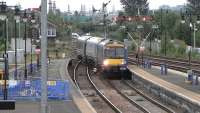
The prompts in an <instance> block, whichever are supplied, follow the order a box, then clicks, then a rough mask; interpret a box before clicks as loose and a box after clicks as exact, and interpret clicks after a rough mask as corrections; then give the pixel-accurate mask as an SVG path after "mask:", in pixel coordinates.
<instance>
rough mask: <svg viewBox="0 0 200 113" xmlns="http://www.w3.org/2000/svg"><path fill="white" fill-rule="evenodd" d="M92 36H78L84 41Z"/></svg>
mask: <svg viewBox="0 0 200 113" xmlns="http://www.w3.org/2000/svg"><path fill="white" fill-rule="evenodd" d="M91 37H92V36H81V37H78V40H82V41H85V40H88V39H89V38H91Z"/></svg>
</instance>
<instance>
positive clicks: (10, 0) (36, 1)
mask: <svg viewBox="0 0 200 113" xmlns="http://www.w3.org/2000/svg"><path fill="white" fill-rule="evenodd" d="M4 1H6V2H7V5H16V4H21V6H22V8H36V7H38V6H39V5H40V2H41V0H4ZM48 1H49V0H48ZM52 1H56V5H57V8H59V9H61V11H66V10H67V6H68V4H69V5H70V8H71V10H80V7H81V4H85V5H86V9H87V10H89V9H90V8H91V7H92V5H94V6H95V7H96V8H97V9H98V8H101V5H102V3H103V2H104V1H108V0H52ZM186 2H187V0H149V6H150V9H157V8H159V6H161V5H170V6H176V5H182V4H185V3H186ZM113 6H115V9H116V10H119V9H122V6H121V4H120V0H111V3H110V5H109V6H108V10H112V7H113Z"/></svg>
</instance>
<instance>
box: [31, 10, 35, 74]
mask: <svg viewBox="0 0 200 113" xmlns="http://www.w3.org/2000/svg"><path fill="white" fill-rule="evenodd" d="M31 23H32V24H34V23H35V14H34V13H32V14H31ZM32 45H33V35H32V36H31V73H32V72H33V48H32Z"/></svg>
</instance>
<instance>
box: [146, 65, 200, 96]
mask: <svg viewBox="0 0 200 113" xmlns="http://www.w3.org/2000/svg"><path fill="white" fill-rule="evenodd" d="M145 71H147V72H149V73H151V74H152V75H154V76H156V77H158V78H161V79H163V80H165V81H167V82H170V83H172V84H175V85H177V86H180V87H182V88H184V89H187V90H189V91H192V92H195V93H200V85H194V84H191V83H187V82H186V80H187V73H183V72H179V71H176V70H172V69H168V74H167V75H162V74H161V71H160V67H158V66H153V67H152V69H145Z"/></svg>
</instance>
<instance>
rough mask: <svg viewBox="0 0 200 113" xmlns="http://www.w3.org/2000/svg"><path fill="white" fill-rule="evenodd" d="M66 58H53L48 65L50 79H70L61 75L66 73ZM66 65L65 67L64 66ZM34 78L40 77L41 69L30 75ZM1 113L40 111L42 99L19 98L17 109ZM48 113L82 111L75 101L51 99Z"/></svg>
mask: <svg viewBox="0 0 200 113" xmlns="http://www.w3.org/2000/svg"><path fill="white" fill-rule="evenodd" d="M65 64H66V60H64V59H62V60H52V62H51V63H50V64H49V66H48V80H68V79H67V78H64V77H63V76H66V75H61V74H65V73H63V72H61V71H64V72H65ZM62 66H64V67H62ZM29 77H31V78H32V79H34V78H36V79H38V78H40V77H41V76H40V71H38V72H35V73H34V74H32V75H30V74H29ZM0 113H40V101H35V100H34V101H33V100H17V101H16V109H15V110H10V111H8V110H1V111H0ZM48 113H81V112H80V110H79V108H78V107H77V105H76V104H75V102H74V101H73V100H72V98H71V99H69V100H49V101H48Z"/></svg>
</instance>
